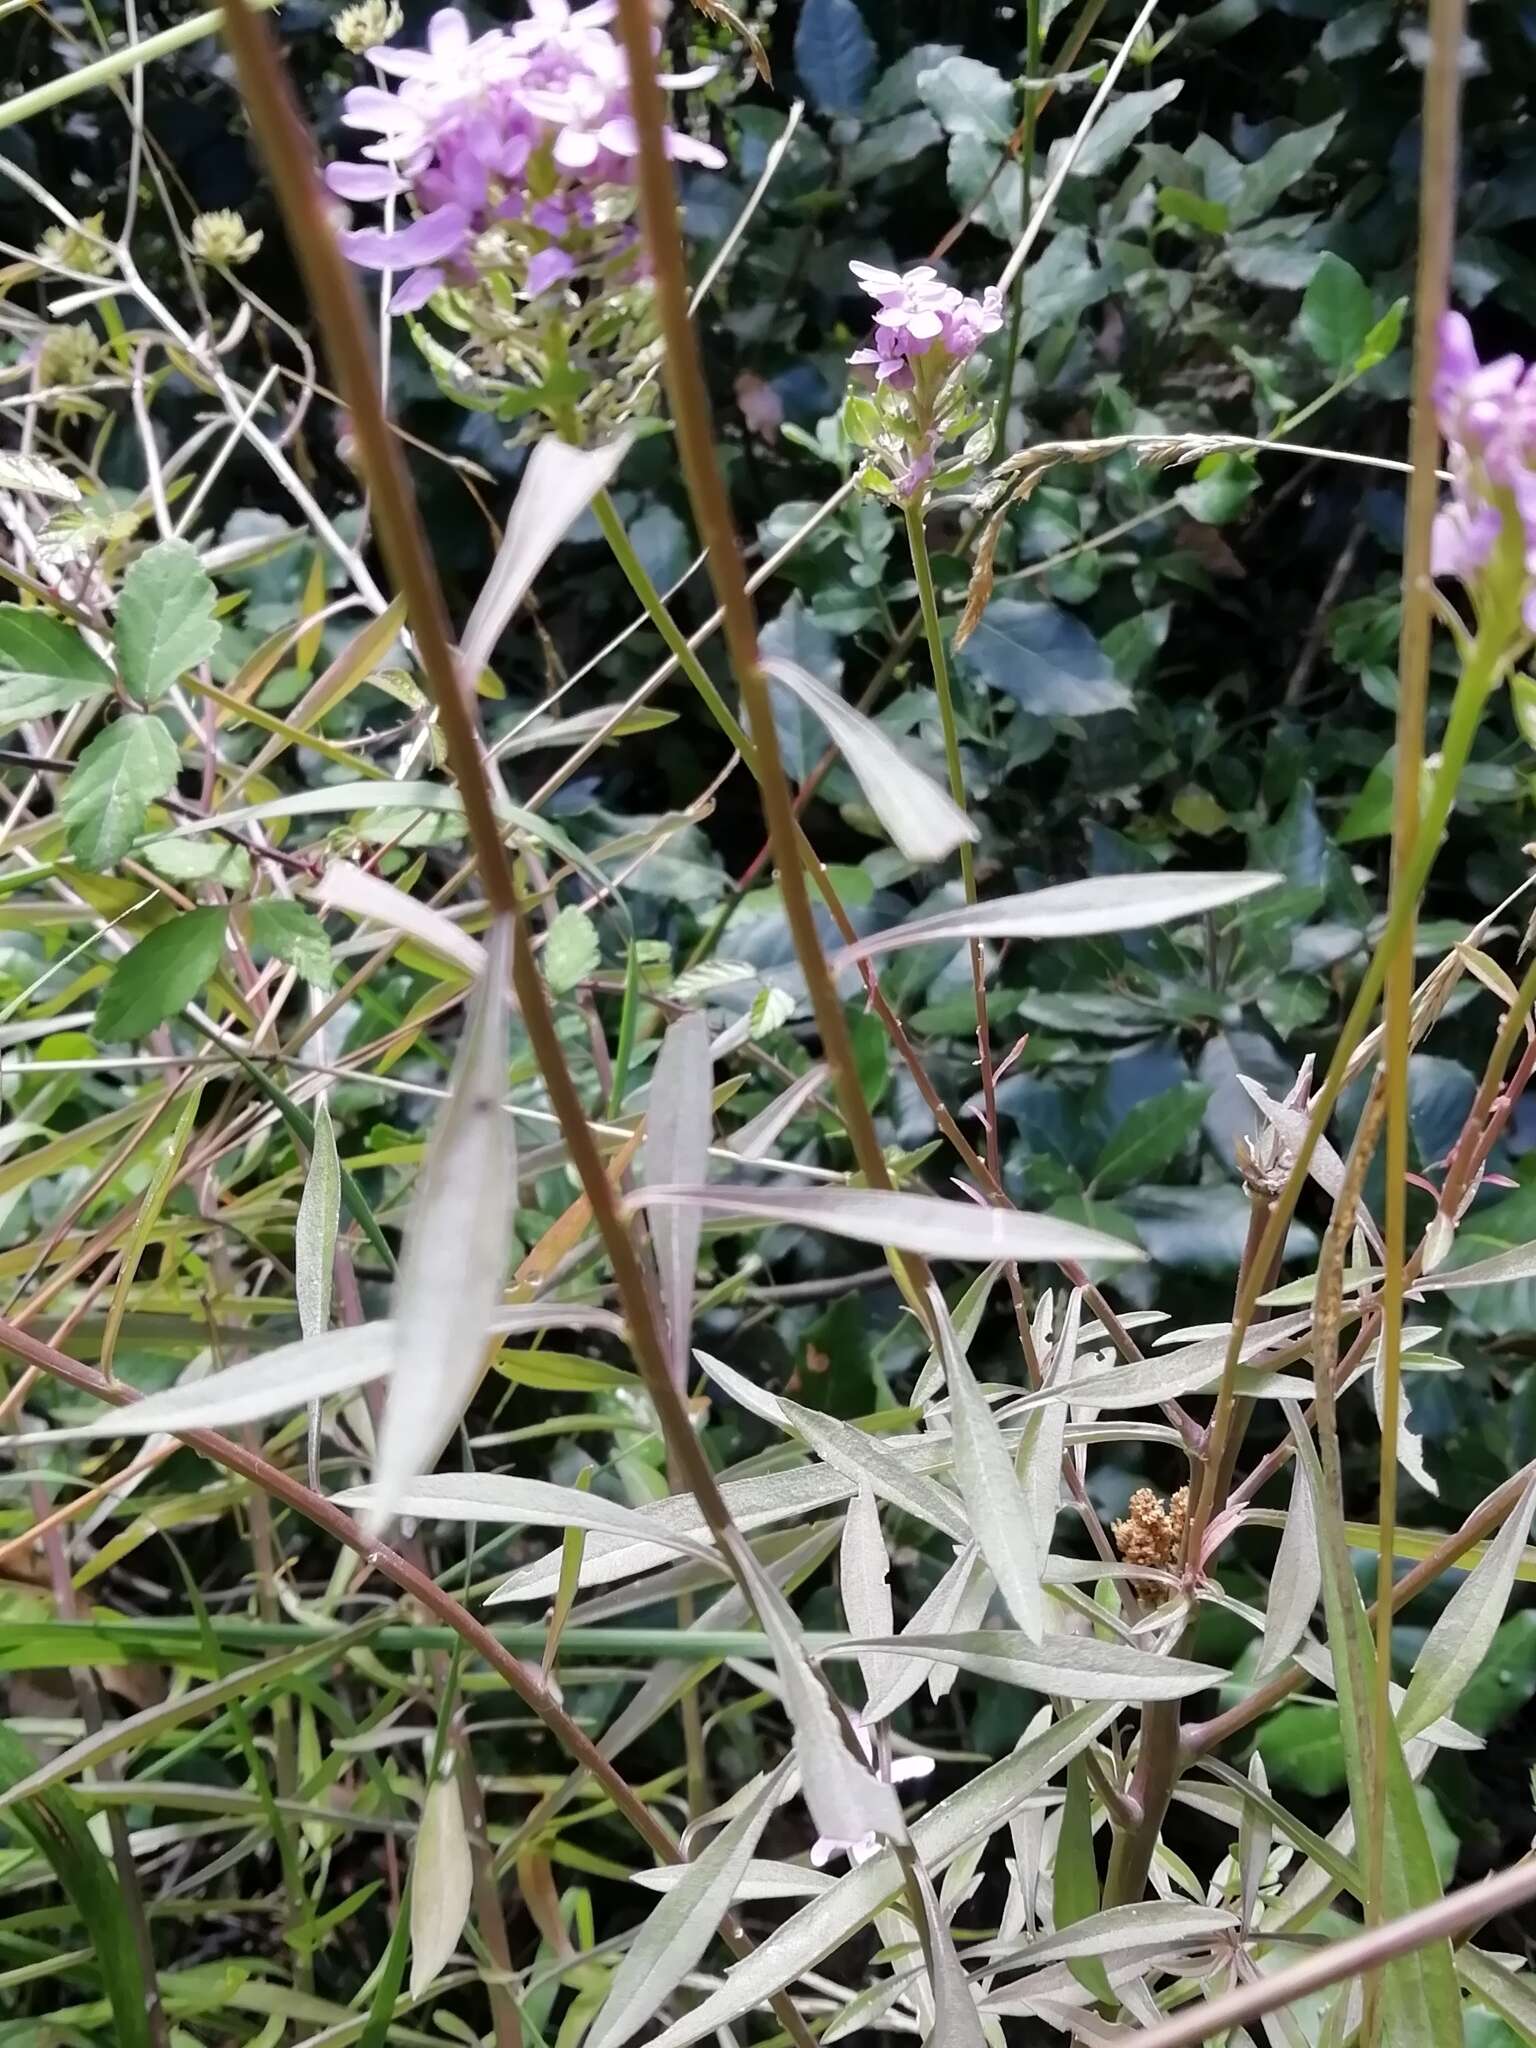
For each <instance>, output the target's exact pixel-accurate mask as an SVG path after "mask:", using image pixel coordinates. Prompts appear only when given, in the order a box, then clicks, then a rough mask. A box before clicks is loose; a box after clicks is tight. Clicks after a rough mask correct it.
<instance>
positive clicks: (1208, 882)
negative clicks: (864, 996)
mask: <svg viewBox="0 0 1536 2048" xmlns="http://www.w3.org/2000/svg"><path fill="white" fill-rule="evenodd" d="M1280 880H1281V877H1280V876H1279V875H1267V874H1234V875H1210V874H1190V875H1163V874H1156V875H1095V876H1094V877H1093V878H1092V879H1091V880H1089V881H1085V882H1058V883H1055V884H1053V885H1052V886H1051V887H1050V888H1047V889H1030V890H1028V891H1026V892H1025V894H1023V895H1021V896H999V897H997V898H995V899H994V900H993V901H992V902H990V903H976V904H967V905H966V906H965V908H964V909H962V910H943V911H940V912H938V913H937V914H936V915H935V916H933V917H915V918H913V919H911V920H910V922H908V923H907V924H899V925H893V926H892V927H891V929H890V930H889V931H884V932H875V933H873V934H871V935H870V936H869V937H868V938H863V939H860V940H859V941H858V943H857V944H856V945H853V946H850V947H848V948H847V949H846V951H844V952H842V953H839V954H838V955H837V956H836V957H835V959H834V960H833V963H832V964H833V966H834V967H837V968H842V967H846V966H848V965H850V964H851V963H852V962H853V961H855V960H867V959H869V958H870V957H871V956H872V955H874V954H876V953H891V952H895V951H896V950H897V949H898V948H899V947H904V946H931V945H935V944H937V943H939V942H940V941H955V940H963V939H1084V938H1092V937H1094V936H1095V935H1096V934H1099V933H1102V932H1134V931H1141V930H1143V929H1144V928H1145V927H1146V926H1148V925H1155V924H1177V923H1179V922H1181V921H1182V920H1183V919H1185V918H1190V917H1203V916H1204V915H1205V914H1206V913H1207V912H1209V911H1212V910H1222V909H1225V908H1226V907H1227V905H1229V904H1232V903H1240V902H1241V901H1242V900H1243V898H1244V897H1245V896H1255V895H1257V894H1258V892H1259V891H1260V890H1261V889H1272V888H1273V887H1274V886H1275V884H1276V883H1277V882H1278V881H1280Z"/></svg>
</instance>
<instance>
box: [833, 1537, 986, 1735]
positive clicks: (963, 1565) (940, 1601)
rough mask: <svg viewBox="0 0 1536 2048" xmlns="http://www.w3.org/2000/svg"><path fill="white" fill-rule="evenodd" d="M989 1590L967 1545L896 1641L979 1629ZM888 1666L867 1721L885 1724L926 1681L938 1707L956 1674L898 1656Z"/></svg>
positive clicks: (977, 1555)
mask: <svg viewBox="0 0 1536 2048" xmlns="http://www.w3.org/2000/svg"><path fill="white" fill-rule="evenodd" d="M992 1592H993V1583H992V1575H991V1573H990V1572H989V1571H988V1570H987V1568H986V1566H985V1565H984V1564H983V1563H982V1560H981V1553H980V1551H978V1550H977V1549H976V1547H975V1545H974V1544H968V1545H967V1546H966V1548H965V1549H964V1550H962V1551H961V1552H960V1554H959V1556H958V1557H957V1558H956V1559H955V1561H954V1563H953V1564H952V1565H950V1567H949V1568H948V1570H947V1571H946V1572H945V1573H944V1575H943V1577H942V1578H941V1579H940V1580H939V1582H938V1584H937V1585H936V1586H935V1587H934V1589H933V1591H932V1592H931V1593H930V1594H929V1595H928V1598H927V1599H926V1600H925V1601H924V1602H923V1604H922V1606H921V1607H919V1608H918V1610H917V1612H916V1613H915V1614H914V1615H913V1616H912V1619H911V1620H910V1621H909V1622H908V1623H907V1625H906V1627H905V1628H904V1629H903V1630H902V1632H901V1635H900V1636H898V1637H897V1641H898V1642H903V1641H904V1640H905V1639H906V1637H907V1636H909V1635H913V1636H924V1635H927V1636H943V1635H950V1634H953V1633H954V1631H956V1630H957V1629H973V1628H979V1627H980V1625H981V1623H982V1621H983V1620H984V1619H985V1617H986V1612H987V1607H988V1605H989V1603H990V1602H991V1599H992ZM892 1664H893V1671H892V1677H891V1682H890V1685H889V1687H888V1688H887V1690H886V1691H885V1692H883V1693H882V1694H881V1695H880V1696H879V1698H875V1697H873V1696H871V1698H870V1702H869V1705H868V1707H867V1708H866V1709H865V1719H866V1720H868V1721H871V1722H875V1721H886V1720H889V1719H890V1717H891V1715H892V1714H894V1713H895V1711H896V1709H897V1708H898V1707H900V1706H905V1704H906V1702H907V1701H908V1700H909V1699H911V1697H912V1695H913V1694H914V1693H915V1692H919V1691H921V1689H922V1685H923V1681H924V1680H925V1679H926V1680H927V1681H928V1689H929V1692H930V1694H931V1695H932V1697H933V1699H934V1702H935V1704H937V1703H938V1701H939V1700H940V1699H942V1698H943V1696H944V1694H945V1693H947V1692H949V1691H950V1690H951V1689H952V1687H953V1686H954V1683H955V1680H956V1678H957V1677H958V1676H959V1673H958V1671H956V1670H955V1669H954V1668H953V1667H952V1666H951V1667H949V1668H945V1667H942V1666H940V1665H937V1664H933V1663H930V1661H929V1660H928V1658H926V1657H908V1656H906V1655H903V1656H902V1657H901V1658H900V1659H895V1658H893V1659H892ZM936 1686H937V1690H936V1689H935V1687H936Z"/></svg>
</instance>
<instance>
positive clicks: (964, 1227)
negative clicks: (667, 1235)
mask: <svg viewBox="0 0 1536 2048" xmlns="http://www.w3.org/2000/svg"><path fill="white" fill-rule="evenodd" d="M630 1199H631V1202H632V1203H633V1204H634V1205H635V1206H636V1207H645V1208H654V1207H655V1206H656V1205H657V1204H658V1203H664V1202H665V1203H678V1204H681V1205H683V1206H685V1207H688V1206H691V1207H694V1208H698V1209H702V1210H703V1211H704V1212H705V1214H706V1215H713V1216H740V1217H743V1218H746V1219H749V1220H751V1221H754V1222H761V1223H798V1224H801V1225H803V1226H804V1227H805V1228H806V1229H808V1230H825V1231H827V1232H829V1233H830V1234H831V1235H832V1236H834V1237H851V1238H856V1239H858V1240H859V1242H860V1243H862V1244H878V1245H883V1246H885V1247H886V1248H887V1249H889V1250H892V1251H898V1252H918V1253H920V1254H922V1255H923V1256H925V1257H927V1258H934V1259H963V1260H965V1261H967V1262H968V1263H971V1264H982V1265H986V1264H989V1263H990V1262H991V1261H992V1260H993V1259H1010V1260H1016V1261H1018V1262H1020V1263H1022V1264H1033V1263H1035V1262H1036V1261H1039V1260H1050V1261H1052V1262H1056V1261H1059V1260H1062V1259H1077V1260H1100V1261H1107V1260H1114V1261H1116V1262H1117V1263H1120V1264H1124V1263H1126V1262H1127V1261H1131V1260H1140V1259H1142V1258H1143V1257H1144V1254H1143V1253H1142V1252H1140V1251H1139V1250H1138V1249H1137V1248H1136V1246H1134V1245H1130V1244H1127V1243H1126V1242H1125V1240H1124V1239H1123V1238H1118V1237H1106V1236H1105V1235H1104V1234H1103V1232H1101V1231H1097V1230H1085V1229H1084V1228H1083V1226H1082V1225H1081V1224H1078V1223H1065V1222H1059V1221H1058V1220H1057V1219H1056V1218H1055V1217H1054V1216H1026V1215H1024V1214H1023V1213H1022V1212H1021V1211H1019V1210H1017V1209H991V1208H982V1207H980V1206H979V1205H972V1204H970V1203H966V1202H958V1201H956V1202H947V1201H943V1200H941V1199H940V1198H939V1197H938V1196H936V1195H909V1194H894V1193H890V1192H888V1191H887V1190H885V1189H883V1188H831V1187H820V1188H760V1187H751V1186H747V1185H745V1184H733V1183H731V1182H729V1181H726V1182H720V1183H717V1184H716V1185H714V1186H711V1187H702V1186H701V1187H670V1188H663V1187H648V1188H643V1189H641V1190H639V1191H638V1192H637V1193H636V1194H635V1195H633V1196H631V1198H630Z"/></svg>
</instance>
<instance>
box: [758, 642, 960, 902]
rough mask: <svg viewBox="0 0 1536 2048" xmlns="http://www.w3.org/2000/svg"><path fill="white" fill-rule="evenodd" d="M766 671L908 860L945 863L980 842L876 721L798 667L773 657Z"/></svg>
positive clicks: (950, 801) (945, 794)
mask: <svg viewBox="0 0 1536 2048" xmlns="http://www.w3.org/2000/svg"><path fill="white" fill-rule="evenodd" d="M763 668H764V670H765V671H766V672H767V674H769V675H770V676H772V677H773V679H774V681H775V682H776V683H781V684H782V685H783V687H784V688H785V689H786V690H788V691H790V692H791V693H792V694H793V695H794V696H796V697H798V698H799V700H800V702H801V703H802V704H804V705H806V706H807V707H808V708H809V709H810V710H811V711H812V712H814V713H815V715H816V717H817V718H819V719H820V720H821V722H822V724H823V725H824V726H825V727H826V729H827V732H828V734H829V735H830V736H831V739H832V741H833V744H834V745H835V746H836V747H837V750H838V752H839V753H840V754H841V755H842V757H843V759H844V760H845V761H846V762H847V764H848V767H849V769H850V771H851V772H852V775H853V778H854V780H855V782H857V783H858V785H859V787H860V789H861V790H863V792H864V796H865V800H866V801H867V803H868V804H869V807H870V809H871V810H872V811H873V812H874V814H875V816H876V817H877V818H878V819H879V820H880V823H881V824H882V825H883V826H884V827H885V829H886V831H887V832H888V833H889V834H890V836H891V839H892V842H893V843H894V844H895V845H896V847H897V848H898V849H899V850H900V851H901V852H902V853H904V854H905V855H906V857H907V859H908V860H913V861H925V862H926V861H940V860H943V859H945V858H946V857H947V856H948V855H949V854H951V853H953V852H954V850H955V848H956V847H957V846H960V845H962V844H964V843H965V842H966V841H968V840H974V839H975V838H976V837H977V832H976V827H975V826H974V825H973V824H972V823H971V821H970V819H969V818H968V817H967V816H966V815H965V813H964V811H962V810H961V808H960V806H959V805H958V804H957V803H956V802H955V800H954V798H953V797H952V796H951V795H950V794H949V792H948V791H947V790H945V789H941V788H940V786H939V785H938V783H936V782H934V781H933V780H932V779H931V777H929V776H927V775H925V774H924V773H923V771H922V769H921V768H919V767H917V766H915V765H914V763H912V762H911V761H909V760H908V759H907V757H906V755H905V754H904V753H903V752H902V751H901V749H900V747H898V746H897V744H896V742H895V741H894V740H893V739H892V738H891V736H890V734H889V733H887V732H883V731H882V730H881V728H880V727H879V726H878V725H876V723H875V721H874V720H873V719H872V718H866V717H865V716H864V714H863V712H862V711H855V710H854V708H853V706H852V705H851V704H845V703H844V701H843V699H842V698H841V697H840V696H839V695H838V694H837V692H836V690H831V689H828V687H827V685H826V684H825V683H822V682H818V681H817V679H816V678H815V676H813V675H811V674H810V673H809V671H808V670H806V669H803V668H801V667H800V666H799V664H798V663H796V662H793V661H785V660H783V659H782V658H779V657H776V656H769V657H767V658H766V659H765V660H764V662H763Z"/></svg>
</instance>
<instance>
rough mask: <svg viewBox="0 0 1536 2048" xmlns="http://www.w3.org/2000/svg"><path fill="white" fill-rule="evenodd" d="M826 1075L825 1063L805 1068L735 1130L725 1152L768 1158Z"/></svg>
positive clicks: (745, 1156)
mask: <svg viewBox="0 0 1536 2048" xmlns="http://www.w3.org/2000/svg"><path fill="white" fill-rule="evenodd" d="M768 993H770V991H768V990H765V991H764V994H768ZM759 1001H761V997H760V998H759ZM826 1078H827V1067H826V1062H825V1061H824V1060H817V1061H816V1063H815V1065H814V1066H810V1067H807V1068H806V1070H805V1072H804V1073H803V1074H802V1075H801V1076H800V1078H799V1080H798V1081H791V1083H790V1084H789V1086H788V1087H787V1088H786V1089H784V1090H783V1092H782V1093H781V1094H778V1095H776V1096H775V1097H774V1098H773V1100H772V1102H770V1103H769V1105H768V1107H767V1108H766V1109H764V1110H760V1111H759V1112H758V1114H757V1115H756V1116H755V1117H753V1119H752V1121H751V1122H750V1123H745V1124H743V1125H742V1126H741V1129H740V1130H739V1131H732V1133H731V1135H730V1136H729V1137H728V1138H727V1139H726V1141H725V1149H726V1151H727V1152H734V1153H735V1154H736V1156H737V1158H738V1159H764V1158H766V1157H767V1156H768V1154H769V1153H770V1152H771V1151H772V1150H773V1147H774V1145H775V1143H776V1142H777V1140H778V1138H779V1137H780V1135H781V1134H782V1133H783V1132H784V1131H785V1130H787V1129H788V1127H789V1126H790V1125H791V1124H792V1123H793V1122H794V1120H795V1118H796V1117H797V1116H798V1115H799V1114H800V1112H801V1110H802V1109H804V1107H805V1105H806V1104H807V1103H808V1102H809V1101H810V1099H811V1097H812V1096H813V1095H814V1094H815V1093H816V1091H817V1089H818V1088H820V1087H821V1085H822V1083H823V1082H824V1081H825V1080H826Z"/></svg>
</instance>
